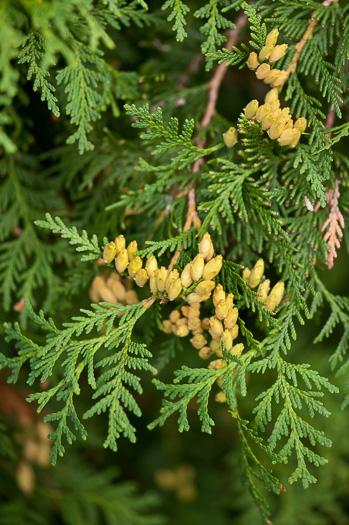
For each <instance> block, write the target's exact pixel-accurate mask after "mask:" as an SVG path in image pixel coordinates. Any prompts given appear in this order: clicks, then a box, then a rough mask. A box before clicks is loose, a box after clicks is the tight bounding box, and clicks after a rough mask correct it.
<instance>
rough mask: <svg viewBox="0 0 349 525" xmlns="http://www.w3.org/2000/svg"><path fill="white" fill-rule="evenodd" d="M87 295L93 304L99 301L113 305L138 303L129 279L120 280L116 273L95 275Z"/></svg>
mask: <svg viewBox="0 0 349 525" xmlns="http://www.w3.org/2000/svg"><path fill="white" fill-rule="evenodd" d="M89 294H90V298H91V300H92V301H93V302H94V303H99V302H100V301H105V302H106V303H114V304H135V303H138V296H137V293H136V291H135V290H133V289H132V281H131V279H129V278H126V279H123V280H122V279H121V277H120V275H118V274H117V273H116V272H111V273H110V274H109V275H106V274H101V275H96V277H95V278H94V279H93V281H92V284H91V287H90V290H89Z"/></svg>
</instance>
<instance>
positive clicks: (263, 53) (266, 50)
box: [258, 45, 274, 62]
mask: <svg viewBox="0 0 349 525" xmlns="http://www.w3.org/2000/svg"><path fill="white" fill-rule="evenodd" d="M273 51H274V46H272V45H268V46H264V47H262V49H261V50H260V52H259V55H258V58H259V60H261V62H264V60H267V58H269V57H270V55H271V54H272V52H273Z"/></svg>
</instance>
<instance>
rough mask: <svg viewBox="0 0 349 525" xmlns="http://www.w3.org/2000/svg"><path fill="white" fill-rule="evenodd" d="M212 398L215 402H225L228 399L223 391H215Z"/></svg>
mask: <svg viewBox="0 0 349 525" xmlns="http://www.w3.org/2000/svg"><path fill="white" fill-rule="evenodd" d="M214 399H215V401H217V403H226V402H227V401H228V399H227V396H226V395H225V393H224V392H217V394H216V395H215V398H214Z"/></svg>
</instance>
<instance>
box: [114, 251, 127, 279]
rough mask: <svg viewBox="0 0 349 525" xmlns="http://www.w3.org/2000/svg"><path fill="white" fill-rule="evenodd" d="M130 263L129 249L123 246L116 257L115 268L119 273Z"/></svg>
mask: <svg viewBox="0 0 349 525" xmlns="http://www.w3.org/2000/svg"><path fill="white" fill-rule="evenodd" d="M127 265H128V254H127V250H126V249H125V248H123V249H122V250H121V251H120V253H119V255H118V256H117V258H116V259H115V268H116V269H117V271H118V272H119V273H122V272H124V271H125V270H126V268H127Z"/></svg>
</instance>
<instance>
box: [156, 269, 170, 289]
mask: <svg viewBox="0 0 349 525" xmlns="http://www.w3.org/2000/svg"><path fill="white" fill-rule="evenodd" d="M167 276H168V271H167V270H166V268H165V267H164V266H161V268H160V270H158V272H157V274H156V286H157V288H158V290H159V292H163V291H164V290H165V287H166V279H167Z"/></svg>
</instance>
